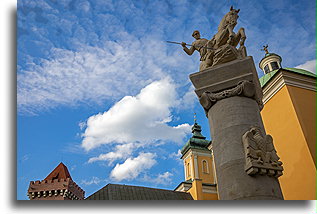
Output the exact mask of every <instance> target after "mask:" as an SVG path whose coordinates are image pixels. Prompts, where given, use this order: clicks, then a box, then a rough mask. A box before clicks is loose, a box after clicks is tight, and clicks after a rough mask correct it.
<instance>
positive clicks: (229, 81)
mask: <svg viewBox="0 0 317 214" xmlns="http://www.w3.org/2000/svg"><path fill="white" fill-rule="evenodd" d="M189 78H190V80H191V81H192V83H193V85H194V86H195V92H196V94H197V96H198V97H201V96H202V94H203V93H204V92H207V91H208V92H210V93H218V92H221V91H223V90H227V89H231V88H234V87H236V86H237V85H238V84H239V82H241V81H250V82H252V83H253V84H254V86H255V97H254V98H255V100H256V101H257V102H258V104H259V106H260V109H262V107H263V104H262V97H263V93H262V88H261V86H260V83H259V78H258V74H257V72H256V69H255V66H254V62H253V58H252V57H251V56H248V57H246V58H245V59H237V60H234V61H232V62H228V63H226V64H223V65H218V66H215V67H213V68H208V69H206V70H204V71H201V72H197V73H193V74H190V75H189Z"/></svg>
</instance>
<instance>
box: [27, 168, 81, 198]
mask: <svg viewBox="0 0 317 214" xmlns="http://www.w3.org/2000/svg"><path fill="white" fill-rule="evenodd" d="M28 196H29V199H30V200H83V199H84V198H85V191H84V190H82V189H81V188H80V187H79V186H78V185H77V184H76V183H75V182H74V181H73V179H72V177H71V176H70V174H69V171H68V169H67V167H66V166H65V165H64V164H63V163H60V164H59V165H58V166H57V167H56V168H55V169H54V170H53V171H52V172H51V173H50V174H49V175H48V176H47V177H46V178H45V179H44V180H42V181H31V182H30V185H29V189H28Z"/></svg>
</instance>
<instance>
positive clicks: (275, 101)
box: [261, 85, 316, 200]
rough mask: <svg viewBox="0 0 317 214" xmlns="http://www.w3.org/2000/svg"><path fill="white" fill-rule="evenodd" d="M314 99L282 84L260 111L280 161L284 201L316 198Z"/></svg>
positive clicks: (312, 93)
mask: <svg viewBox="0 0 317 214" xmlns="http://www.w3.org/2000/svg"><path fill="white" fill-rule="evenodd" d="M315 96H316V92H314V91H311V90H307V89H303V88H299V87H295V86H289V85H284V86H283V87H282V88H281V89H280V90H279V91H278V92H277V93H276V94H275V95H274V96H273V97H272V98H271V99H269V100H268V101H267V103H265V105H264V109H263V110H262V112H261V115H262V119H263V123H264V126H265V129H266V132H267V134H270V135H272V137H273V139H274V146H275V149H276V150H277V153H278V155H279V157H280V158H281V161H282V162H283V167H284V172H283V173H284V175H282V176H281V177H280V178H279V181H280V185H281V188H282V192H283V195H284V199H285V200H315V199H316V165H315V151H316V150H315V143H316V102H315V101H316V97H315Z"/></svg>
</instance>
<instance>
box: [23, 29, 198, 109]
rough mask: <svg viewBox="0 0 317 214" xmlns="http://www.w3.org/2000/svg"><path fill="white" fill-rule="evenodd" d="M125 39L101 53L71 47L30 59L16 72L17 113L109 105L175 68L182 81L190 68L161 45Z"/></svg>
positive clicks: (182, 57) (100, 49) (107, 45)
mask: <svg viewBox="0 0 317 214" xmlns="http://www.w3.org/2000/svg"><path fill="white" fill-rule="evenodd" d="M84 34H85V33H84ZM125 37H126V39H127V40H126V41H122V42H120V43H119V42H112V41H106V42H104V46H103V47H92V46H87V45H82V44H81V43H82V42H81V43H80V42H79V41H77V42H76V41H74V43H76V44H77V46H78V47H77V48H78V49H77V50H76V51H72V50H66V49H59V48H52V49H51V50H50V54H49V55H50V58H49V59H36V58H33V57H30V56H28V57H29V59H28V61H29V62H28V64H27V66H25V68H23V69H22V68H21V67H18V70H19V71H18V76H17V92H18V93H17V101H18V110H19V112H20V113H29V114H31V113H38V112H41V111H43V110H49V109H52V108H54V107H57V106H60V105H64V106H65V105H67V106H76V105H79V104H83V103H86V104H95V103H96V104H102V103H103V102H105V101H109V100H111V101H113V100H114V99H118V98H120V97H122V96H124V95H125V94H127V93H135V92H137V91H138V90H140V89H141V88H142V87H144V86H145V85H147V84H149V83H150V82H152V81H154V80H158V79H162V78H164V77H165V76H167V75H168V73H170V72H172V71H173V69H175V68H176V67H177V68H178V70H180V71H182V72H178V73H177V74H174V76H175V75H177V76H181V77H179V78H177V81H180V79H181V78H183V79H186V76H187V75H185V74H184V72H185V69H183V68H182V67H185V66H187V67H192V65H191V64H190V63H189V61H188V60H187V61H186V56H185V55H184V54H183V55H180V54H179V53H174V54H173V55H168V54H167V49H166V44H164V43H162V42H161V41H155V40H151V39H150V38H143V40H142V42H141V41H140V40H138V39H136V38H134V37H133V36H130V35H129V34H125ZM74 40H76V39H74ZM163 70H164V71H163ZM181 73H183V75H181Z"/></svg>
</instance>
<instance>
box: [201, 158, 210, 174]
mask: <svg viewBox="0 0 317 214" xmlns="http://www.w3.org/2000/svg"><path fill="white" fill-rule="evenodd" d="M202 167H203V173H206V174H209V170H208V162H207V161H206V160H203V162H202Z"/></svg>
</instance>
